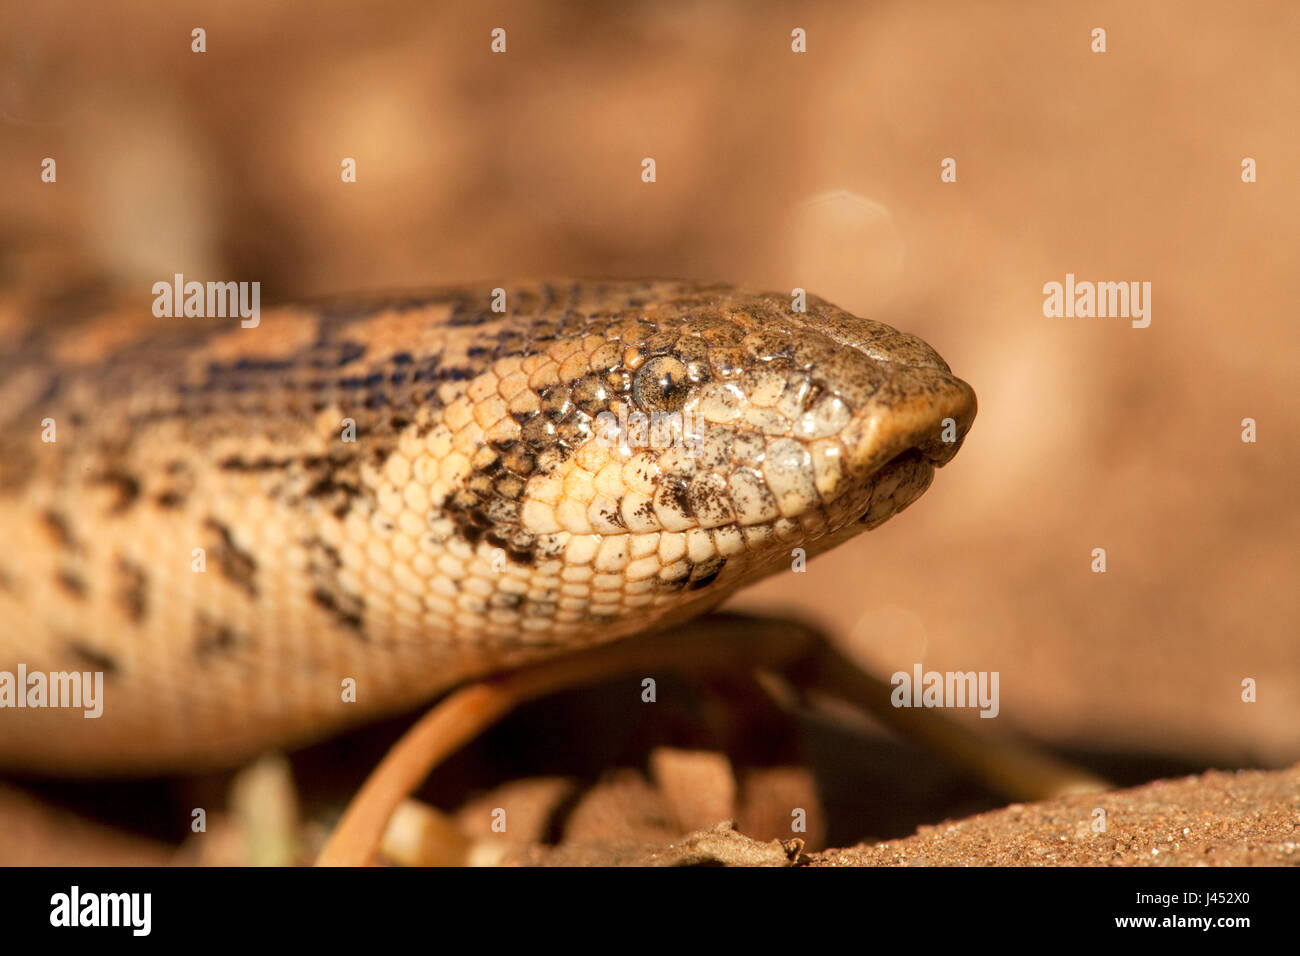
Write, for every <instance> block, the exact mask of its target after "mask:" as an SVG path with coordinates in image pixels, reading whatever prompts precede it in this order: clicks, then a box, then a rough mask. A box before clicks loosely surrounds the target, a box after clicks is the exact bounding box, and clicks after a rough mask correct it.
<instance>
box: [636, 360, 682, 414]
mask: <svg viewBox="0 0 1300 956" xmlns="http://www.w3.org/2000/svg"><path fill="white" fill-rule="evenodd" d="M690 388H691V380H690V375H689V373H688V371H687V368H686V366H685V365H684V364H682V363H681V362H680V361H678V360H677V359H675V358H673V356H671V355H656V356H655V357H654V358H652V359H651V360H650V361H648V362H646V363H645V364H644V365H642V366H641V368H640V369H639V370H638V371H637V373H636V378H635V379H634V380H633V382H632V397H633V398H634V399H636V403H637V404H638V405H640V406H641V408H642V409H643V410H645V411H647V412H651V413H654V412H675V411H677V410H678V409H679V408H681V407H682V405H683V404H685V402H686V396H687V394H688V393H689V392H690Z"/></svg>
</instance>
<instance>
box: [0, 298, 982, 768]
mask: <svg viewBox="0 0 1300 956" xmlns="http://www.w3.org/2000/svg"><path fill="white" fill-rule="evenodd" d="M494 288H498V287H494V286H492V285H486V284H485V285H483V286H482V287H468V286H467V287H459V288H452V289H445V290H439V291H434V292H430V293H426V294H421V295H409V296H397V297H387V298H374V299H370V300H363V299H352V300H348V301H333V302H324V303H317V304H311V305H303V306H281V307H277V308H275V309H268V310H267V311H266V312H265V313H264V314H263V315H262V317H261V321H260V323H259V324H258V325H257V327H256V328H241V327H240V325H239V322H238V320H234V321H232V320H225V319H210V318H209V319H199V318H170V319H165V320H159V319H155V318H153V317H152V316H151V315H149V314H148V312H147V311H143V312H141V311H125V312H123V311H116V312H107V313H96V312H94V311H93V310H86V314H84V315H78V316H74V317H72V318H70V319H69V320H67V321H59V322H47V323H46V324H40V323H37V322H32V321H24V320H23V317H22V316H17V317H16V316H14V315H13V314H9V313H12V312H13V309H10V310H9V313H5V311H4V310H3V309H0V540H2V541H3V548H2V549H0V672H5V671H8V672H11V673H13V672H16V671H17V668H18V667H19V665H23V666H24V667H25V668H26V670H27V671H28V672H34V671H41V672H62V671H82V672H99V673H102V674H103V698H104V699H103V713H102V716H101V717H98V718H87V717H85V716H83V712H82V711H81V710H75V709H68V708H48V707H46V708H39V707H24V708H17V707H12V706H10V707H5V708H3V709H0V765H4V766H10V767H15V766H17V767H25V768H33V769H37V770H44V771H57V772H61V773H67V772H73V773H101V772H135V771H147V770H159V769H170V768H178V767H196V766H204V765H219V764H228V763H231V762H234V761H237V760H240V759H243V758H245V757H247V756H249V755H251V754H254V753H256V752H257V751H259V750H261V749H263V748H267V747H280V746H291V745H294V744H297V743H302V742H306V741H309V740H311V739H313V738H317V737H320V736H323V735H326V734H328V733H330V732H332V731H334V730H336V729H338V728H340V727H342V726H345V725H348V724H352V723H356V722H358V721H361V720H364V719H367V718H370V717H374V716H376V715H379V714H383V713H389V712H394V711H397V710H400V709H402V708H406V707H409V706H412V705H415V704H418V703H420V702H423V701H426V700H428V699H430V698H431V697H433V696H434V695H436V694H438V693H439V692H442V691H445V690H447V689H448V688H450V687H452V686H454V685H456V684H458V683H462V682H464V681H466V680H468V679H471V678H473V677H475V676H478V675H483V674H486V673H490V672H493V671H498V670H502V669H507V668H511V667H514V666H517V665H519V664H521V663H524V662H527V661H531V660H536V659H540V658H544V657H547V656H549V655H554V654H558V653H561V652H566V651H572V650H575V649H578V648H581V647H585V646H590V645H592V644H595V643H598V642H605V641H610V640H613V639H616V638H621V637H625V636H628V635H631V634H634V633H638V632H647V631H652V630H655V629H659V628H665V627H670V626H672V625H673V624H674V623H675V622H680V621H683V620H685V619H687V618H690V617H692V616H694V615H696V614H699V613H701V612H703V611H704V610H707V609H708V608H709V607H711V606H713V605H716V604H717V603H718V602H719V601H721V600H723V599H724V598H725V597H726V596H728V595H729V594H731V593H732V592H734V591H735V590H736V589H737V588H739V587H741V586H744V585H746V584H749V583H751V582H753V581H755V580H756V579H758V578H760V577H762V576H764V575H766V574H769V573H771V572H773V571H776V570H779V569H788V568H789V567H790V564H791V560H792V559H791V555H792V552H794V550H795V549H797V548H802V549H804V552H805V554H806V555H807V556H809V557H811V556H813V555H815V554H817V553H818V552H821V551H824V550H825V549H827V548H829V547H832V546H834V545H836V544H837V543H839V542H841V541H843V540H845V539H847V538H848V537H850V536H852V535H854V534H856V533H857V532H859V531H862V530H864V529H867V528H871V527H874V526H876V525H878V524H879V523H881V522H882V521H884V520H886V519H887V518H889V517H890V516H892V515H893V514H895V513H897V512H898V511H899V510H901V509H902V508H904V507H906V506H907V505H908V504H910V503H911V502H912V501H913V500H915V499H916V498H917V497H918V496H919V495H920V494H921V493H922V492H923V491H924V490H925V489H926V488H927V487H928V485H929V483H930V480H931V478H932V476H933V472H934V469H935V467H936V466H939V465H942V464H944V463H946V462H947V461H948V460H949V459H950V458H951V457H952V456H953V455H954V454H955V453H956V451H957V449H958V448H959V447H960V444H961V441H962V439H963V438H964V436H965V434H966V431H967V429H968V428H969V427H970V424H971V421H972V419H973V417H974V415H975V407H976V403H975V396H974V393H973V391H972V390H971V389H970V387H969V386H968V385H966V383H964V382H963V381H961V380H960V379H958V378H956V377H954V376H953V375H952V374H951V373H950V371H949V368H948V366H947V365H946V364H945V363H944V361H943V360H942V359H941V358H940V357H939V355H938V354H936V353H935V351H934V350H933V349H931V348H930V347H929V346H928V345H926V344H925V343H924V342H922V341H921V340H920V339H918V338H916V337H915V336H912V335H909V334H905V333H902V332H899V331H896V330H895V329H893V328H891V327H889V326H887V325H883V324H881V323H878V322H874V321H870V320H867V319H862V318H857V317H855V316H853V315H851V314H849V313H847V312H845V311H843V310H841V309H839V308H836V307H835V306H833V305H830V304H829V303H827V302H824V301H822V300H820V299H818V298H816V297H812V296H809V297H808V298H807V303H806V309H804V310H802V311H801V310H798V309H795V308H792V299H791V297H790V296H785V295H778V294H755V293H750V292H745V291H741V290H737V289H735V288H732V287H730V286H725V285H708V284H698V283H691V282H679V281H586V280H583V281H567V280H566V281H558V282H538V283H520V284H506V285H502V286H500V287H499V289H500V291H498V292H495V293H494V291H493V290H494ZM638 413H639V414H638ZM646 421H649V422H650V423H651V424H652V425H662V426H663V427H662V428H659V429H658V432H657V434H656V430H655V428H650V429H649V430H647V429H646V428H645V427H644V425H645V422H646ZM611 422H617V423H618V425H617V428H615V429H613V430H611V427H610V423H611ZM638 423H640V425H638ZM674 429H676V430H674ZM51 438H52V439H53V440H50V439H51ZM349 686H351V687H353V688H354V692H353V695H349V694H347V693H345V690H344V689H345V688H346V687H349ZM351 696H354V697H355V699H350V697H351Z"/></svg>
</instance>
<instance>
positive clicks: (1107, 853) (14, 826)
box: [0, 754, 1300, 866]
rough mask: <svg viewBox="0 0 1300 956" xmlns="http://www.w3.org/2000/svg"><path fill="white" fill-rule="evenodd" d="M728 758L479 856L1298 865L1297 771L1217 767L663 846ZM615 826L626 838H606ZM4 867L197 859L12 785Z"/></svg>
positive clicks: (715, 833) (605, 797)
mask: <svg viewBox="0 0 1300 956" xmlns="http://www.w3.org/2000/svg"><path fill="white" fill-rule="evenodd" d="M679 759H680V758H679ZM719 759H720V758H719V757H718V755H716V754H714V755H708V756H707V757H705V758H704V760H703V761H702V762H703V764H705V768H704V770H703V773H701V772H700V770H701V766H700V765H701V759H700V756H699V755H693V756H691V757H690V758H685V759H684V761H683V762H684V763H685V764H687V765H689V764H694V769H695V770H696V773H694V774H691V773H690V771H689V769H688V768H687V767H681V768H679V770H680V771H684V772H685V776H686V777H687V778H688V779H689V780H690V783H691V784H692V787H691V788H690V789H684V790H679V791H678V793H677V795H676V797H677V800H676V802H674V799H673V795H672V794H671V788H670V789H669V791H664V790H662V789H661V790H659V791H658V792H656V790H655V788H653V787H651V786H649V785H648V784H646V782H645V781H644V780H639V779H637V778H636V777H635V776H630V775H616V776H615V778H613V779H610V780H608V781H606V782H605V783H604V784H603V785H602V786H600V787H598V788H594V789H593V790H592V791H590V792H588V793H587V794H586V795H585V796H584V797H583V801H582V802H583V804H584V805H583V806H582V807H581V808H580V810H579V811H578V812H577V813H576V814H575V815H574V819H573V820H572V821H571V829H572V830H573V834H572V836H570V837H569V838H568V839H567V840H566V842H565V843H563V844H562V845H559V846H554V845H547V844H542V843H520V842H517V835H516V834H517V830H516V831H513V832H512V836H511V837H510V838H509V840H507V839H506V838H505V837H498V838H496V839H495V841H493V839H492V838H490V837H487V836H482V837H481V838H480V839H481V845H480V847H479V857H480V858H481V859H484V860H488V859H490V860H492V861H493V862H496V863H499V864H501V865H524V866H582V865H594V866H667V865H675V866H680V865H716V864H718V863H725V864H727V865H733V866H786V865H809V866H1296V865H1300V765H1297V766H1295V767H1291V768H1289V769H1286V770H1278V771H1272V772H1264V771H1231V772H1224V771H1210V772H1208V773H1205V774H1202V775H1200V776H1189V777H1183V778H1179V779H1174V780H1157V781H1155V782H1153V783H1150V784H1146V785H1144V786H1141V787H1133V788H1131V789H1127V790H1115V791H1111V792H1108V793H1104V794H1095V795H1080V796H1073V797H1066V798H1063V799H1060V800H1052V801H1046V802H1042V803H1034V804H1012V805H1010V806H1008V807H1004V808H1002V809H999V810H993V811H990V812H987V813H981V814H977V815H975V816H971V817H966V818H963V819H955V820H945V821H943V822H941V823H937V824H933V825H923V826H921V827H920V828H919V830H918V831H917V832H916V833H915V834H914V835H911V836H907V837H903V838H901V839H895V840H889V841H884V842H872V843H862V844H859V845H857V846H853V847H846V848H843V849H826V850H821V851H805V845H804V841H803V838H802V837H801V836H799V835H798V834H793V833H792V834H790V835H789V836H787V837H786V838H784V839H783V840H780V839H773V840H770V841H760V840H754V839H752V838H749V837H746V836H744V835H742V834H741V833H740V832H739V831H737V830H736V829H735V824H734V823H732V822H721V821H720V822H719V823H717V824H714V825H713V826H709V827H705V828H702V829H699V830H696V831H693V832H690V833H686V834H684V835H682V836H679V837H675V838H673V839H671V840H666V841H663V842H656V841H654V840H650V839H646V837H648V836H651V835H659V836H662V835H661V834H657V832H656V831H657V830H659V829H660V828H662V826H663V823H664V821H665V819H671V818H672V817H673V816H674V815H675V814H680V815H682V816H684V817H685V818H687V819H689V818H691V817H692V816H695V817H698V815H699V814H700V813H701V812H704V813H706V814H707V813H708V812H709V810H708V806H707V805H708V802H709V799H710V797H709V796H708V793H707V791H708V787H707V786H704V787H703V788H701V787H700V786H699V785H700V783H701V781H702V780H707V778H708V776H709V771H708V768H707V765H708V764H710V763H713V764H715V765H716V763H717V761H718V760H719ZM798 777H799V775H798V774H797V773H790V774H788V775H787V778H788V779H786V780H785V781H784V782H785V785H786V786H785V790H786V792H787V793H791V792H795V791H797V790H798V789H799V787H800V783H799V780H798ZM768 784H769V787H770V786H771V785H772V781H768ZM569 789H570V788H568V787H567V786H566V784H565V782H564V781H561V780H538V781H532V782H531V783H524V784H518V783H517V784H514V785H512V786H511V787H509V788H508V789H507V791H506V792H495V793H491V794H488V795H486V796H485V798H484V800H483V802H482V804H481V805H482V806H489V805H492V804H494V803H497V802H506V803H511V802H512V801H513V804H514V806H518V804H519V802H520V797H521V796H524V797H526V798H531V799H532V800H534V801H535V804H536V806H538V807H549V808H552V809H553V807H554V805H555V803H557V802H558V801H559V800H560V799H562V798H563V797H565V796H566V795H568V793H569ZM750 809H751V811H752V809H753V808H752V807H751V808H750ZM751 816H752V813H751ZM638 817H640V822H639V824H638V822H637V818H638ZM611 818H613V819H616V820H617V823H616V824H615V825H614V827H612V829H615V830H617V831H619V832H620V833H621V834H622V836H621V837H615V838H612V839H611V838H609V836H608V834H609V831H610V829H611V827H610V825H609V820H610V819H611ZM538 819H540V817H539V818H538ZM638 826H640V827H641V828H643V832H642V833H639V834H638V833H637V829H638ZM1102 826H1104V829H1102V828H1101V827H1102ZM526 827H527V824H526V823H525V828H526ZM584 831H586V832H585V833H584ZM636 836H641V837H642V839H641V840H637V839H635V837H636ZM597 837H603V839H597ZM489 845H490V851H488V848H489ZM485 851H486V852H485ZM0 860H4V861H5V862H6V863H7V864H8V865H15V866H23V865H32V866H35V865H55V866H58V865H65V864H76V865H96V866H127V865H134V866H155V865H165V864H168V863H172V862H177V863H194V862H200V861H201V860H200V859H199V858H196V857H195V855H194V854H193V853H191V852H178V851H176V850H175V848H172V847H169V846H167V845H166V844H163V843H161V842H157V841H152V840H146V839H142V838H139V837H133V836H127V835H124V834H122V833H120V832H117V831H114V830H112V829H110V828H106V827H102V826H99V825H96V824H94V823H91V822H88V821H86V820H84V819H82V818H80V817H78V816H76V815H74V814H71V813H67V812H61V811H55V810H52V809H50V808H49V806H48V805H46V804H44V803H42V802H40V801H38V800H34V799H31V798H30V797H28V796H26V795H24V794H23V793H21V792H19V791H17V790H14V789H12V788H8V787H4V788H0ZM212 862H216V861H212Z"/></svg>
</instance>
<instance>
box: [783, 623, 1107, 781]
mask: <svg viewBox="0 0 1300 956" xmlns="http://www.w3.org/2000/svg"><path fill="white" fill-rule="evenodd" d="M785 676H786V678H787V679H788V680H790V681H791V682H792V683H794V684H795V685H796V686H797V687H799V688H800V689H806V688H812V687H815V688H817V689H819V690H822V691H824V692H825V693H828V694H830V695H832V696H834V697H839V698H840V699H842V700H845V701H847V702H849V703H851V704H854V705H855V706H857V707H860V708H861V709H862V710H865V711H866V712H867V713H868V714H870V715H871V716H872V717H874V718H876V719H877V720H878V721H880V722H881V723H882V724H884V725H885V726H886V727H889V728H890V729H891V730H894V731H896V732H898V733H899V734H900V735H902V736H903V737H905V738H907V739H909V740H912V741H914V742H916V743H920V744H923V745H924V746H926V747H927V748H929V749H930V750H931V751H933V752H934V753H937V754H940V755H942V756H943V757H945V758H946V759H947V760H948V761H949V762H951V763H953V764H955V765H957V766H958V767H961V768H962V769H964V770H966V771H967V772H969V773H970V774H971V775H972V776H974V777H976V778H978V779H979V780H980V781H981V782H983V783H984V784H985V785H986V786H987V787H989V789H991V790H993V791H995V792H997V793H1001V794H1003V795H1004V796H1006V797H1009V798H1011V799H1013V800H1023V801H1036V800H1049V799H1053V798H1055V797H1060V796H1065V795H1067V794H1071V793H1097V792H1100V791H1102V790H1109V789H1111V788H1112V785H1111V784H1110V783H1108V782H1106V781H1105V780H1103V779H1101V778H1100V777H1097V776H1094V775H1093V774H1091V773H1089V772H1088V771H1086V770H1083V769H1082V768H1080V767H1076V766H1074V765H1072V764H1069V763H1066V762H1065V761H1062V760H1058V759H1057V758H1055V757H1052V756H1050V755H1049V754H1046V753H1043V752H1042V751H1040V750H1037V749H1036V748H1034V747H1032V746H1031V745H1030V744H1028V743H1027V742H1024V741H1021V740H1016V739H1013V738H1011V737H1009V736H1007V735H1004V734H995V733H993V732H992V731H982V730H981V731H976V730H974V729H973V728H971V727H969V726H967V725H965V724H964V723H961V722H959V721H958V720H955V719H954V718H952V717H950V716H948V715H947V714H945V713H944V712H943V711H942V710H936V709H931V708H925V707H895V706H894V705H893V704H892V703H891V701H890V697H891V694H892V693H893V690H894V688H893V686H892V685H891V684H889V683H887V682H886V681H882V680H880V679H879V678H877V677H874V676H872V675H871V674H869V673H867V672H866V671H864V670H862V669H861V668H860V667H858V666H857V665H856V664H854V663H853V662H852V661H851V660H849V659H848V658H847V657H845V656H843V655H842V654H841V653H840V652H839V651H837V650H836V649H835V648H834V647H832V646H831V645H830V644H829V643H827V642H824V641H823V642H819V643H818V644H817V646H816V649H815V650H814V651H813V653H812V654H811V655H810V656H809V657H808V658H807V659H806V661H803V662H800V664H799V665H797V667H796V672H795V673H787V674H786V675H785Z"/></svg>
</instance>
